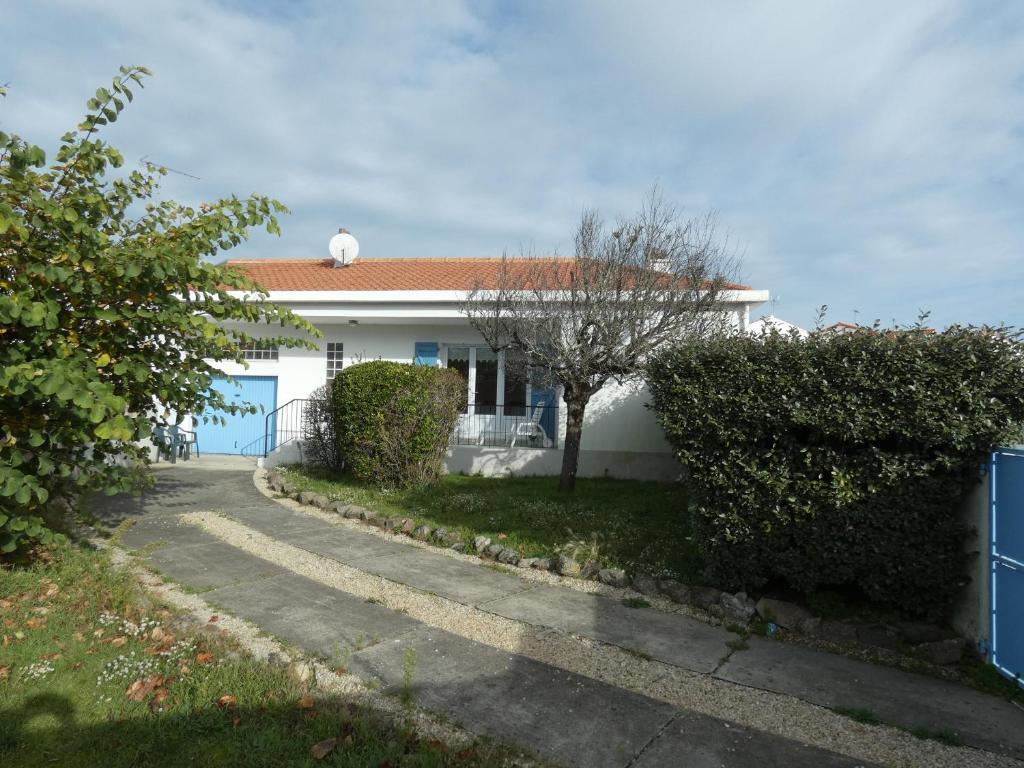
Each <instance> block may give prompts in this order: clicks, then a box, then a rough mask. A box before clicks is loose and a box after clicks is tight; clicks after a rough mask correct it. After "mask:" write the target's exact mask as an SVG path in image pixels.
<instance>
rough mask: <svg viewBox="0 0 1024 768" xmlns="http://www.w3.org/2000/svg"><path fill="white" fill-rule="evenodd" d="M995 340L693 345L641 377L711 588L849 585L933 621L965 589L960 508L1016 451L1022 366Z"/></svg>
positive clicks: (1004, 337) (967, 332) (928, 336)
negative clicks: (988, 464) (1004, 451)
mask: <svg viewBox="0 0 1024 768" xmlns="http://www.w3.org/2000/svg"><path fill="white" fill-rule="evenodd" d="M1019 339H1020V335H1019V333H1017V332H1015V331H1008V330H1006V329H999V330H994V329H973V328H952V329H950V330H947V331H945V332H943V333H935V334H933V333H928V332H925V331H923V330H910V331H888V332H882V331H880V330H877V329H876V330H863V331H858V332H855V333H851V334H835V333H816V334H812V335H811V336H810V338H809V339H807V340H804V341H800V340H797V339H795V338H791V337H788V336H782V335H779V334H777V333H775V334H772V335H769V336H766V337H762V338H727V339H717V340H713V341H708V342H702V343H695V344H689V345H685V346H680V347H678V348H675V349H671V350H668V351H665V352H663V353H662V354H660V355H658V356H657V358H656V359H654V360H653V361H652V363H651V364H650V366H649V371H648V383H649V386H650V388H651V391H652V394H653V406H652V407H653V408H654V409H655V411H656V412H657V414H658V418H659V421H660V423H661V426H662V427H663V429H664V430H665V434H666V436H667V438H668V440H669V442H670V443H671V444H672V446H673V448H674V449H675V452H676V455H677V456H678V458H679V459H680V461H681V462H682V464H683V465H684V467H685V468H686V470H687V471H688V478H689V479H688V482H689V483H690V486H691V489H692V496H693V498H694V499H695V500H696V510H695V511H696V521H695V527H696V533H697V536H698V537H699V543H700V545H701V547H702V548H703V550H704V554H705V556H706V559H707V562H708V563H709V568H710V570H711V575H712V576H713V577H715V578H717V579H718V580H720V581H722V582H725V583H727V584H730V585H733V586H737V587H739V586H743V587H747V588H754V589H756V588H757V587H759V586H762V585H764V584H766V583H768V582H775V583H780V582H781V583H784V584H787V585H789V586H791V587H793V588H795V589H797V590H801V591H804V592H809V591H812V590H814V589H816V588H819V587H823V586H830V587H834V586H846V587H849V586H853V587H857V588H859V589H860V590H862V592H863V594H864V595H865V596H866V597H867V598H869V599H870V600H872V601H875V602H877V603H879V604H884V605H889V606H894V607H897V608H899V609H901V610H903V611H905V612H909V613H912V614H922V615H927V616H930V617H940V616H942V615H943V614H945V613H946V612H947V611H948V609H949V607H950V604H951V600H952V598H953V596H954V594H955V593H956V591H957V589H958V588H959V586H960V585H961V584H962V583H963V582H964V580H965V579H966V576H965V568H964V562H963V558H962V554H961V551H962V540H963V535H964V531H963V529H962V526H961V523H960V521H959V504H960V502H961V499H962V497H963V495H964V493H965V491H967V490H969V489H970V488H971V487H972V486H973V485H974V484H976V483H977V482H978V481H979V478H980V468H981V466H982V464H983V462H984V460H985V459H986V457H987V455H988V452H989V450H990V449H991V448H992V447H993V446H996V445H999V444H1001V443H1006V442H1008V441H1016V440H1018V439H1019V438H1020V425H1021V424H1022V423H1024V355H1022V345H1021V344H1020V341H1019Z"/></svg>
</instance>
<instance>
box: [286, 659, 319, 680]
mask: <svg viewBox="0 0 1024 768" xmlns="http://www.w3.org/2000/svg"><path fill="white" fill-rule="evenodd" d="M287 671H288V677H290V678H291V679H292V680H294V681H295V682H296V683H298V684H299V685H305V686H312V685H314V684H315V683H316V667H314V666H313V665H312V664H310V663H309V662H308V661H301V660H300V661H293V662H291V663H290V664H289V665H288V669H287Z"/></svg>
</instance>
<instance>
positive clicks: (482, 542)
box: [473, 536, 491, 554]
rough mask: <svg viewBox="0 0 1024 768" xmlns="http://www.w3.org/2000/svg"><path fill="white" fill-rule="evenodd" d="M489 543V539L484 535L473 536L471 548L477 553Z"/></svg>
mask: <svg viewBox="0 0 1024 768" xmlns="http://www.w3.org/2000/svg"><path fill="white" fill-rule="evenodd" d="M490 545H491V540H490V539H489V538H487V537H486V536H474V537H473V549H475V550H476V552H477V554H481V553H482V552H483V551H484V550H485V549H487V547H489V546H490Z"/></svg>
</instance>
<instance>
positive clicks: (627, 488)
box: [278, 466, 701, 581]
mask: <svg viewBox="0 0 1024 768" xmlns="http://www.w3.org/2000/svg"><path fill="white" fill-rule="evenodd" d="M278 470H279V471H280V472H281V474H282V476H284V477H285V479H286V480H287V481H288V483H289V485H291V486H293V487H294V488H295V489H296V490H299V491H311V492H313V493H318V494H321V495H324V496H327V497H328V498H329V499H332V500H334V501H340V502H345V503H348V504H358V505H361V506H366V507H370V508H371V509H374V510H375V511H376V512H378V513H379V514H381V515H399V516H405V517H409V518H412V519H413V520H415V522H416V525H417V526H418V525H428V526H430V527H431V528H438V527H444V528H447V529H448V530H449V531H452V532H454V533H455V534H456V535H457V536H458V537H459V538H460V539H462V540H463V541H472V540H473V539H474V537H477V536H486V537H488V538H490V539H491V540H492V541H494V542H500V544H501V545H502V546H504V547H506V548H508V549H512V550H515V551H516V552H517V553H518V554H519V556H520V557H522V558H531V557H552V556H554V555H556V554H559V553H563V552H564V553H566V554H569V555H570V556H572V557H574V559H576V560H578V561H579V562H581V563H583V562H586V561H587V560H596V561H600V562H601V563H602V564H604V565H606V566H609V567H613V568H621V569H623V570H624V571H626V572H628V573H645V574H650V575H655V576H665V577H668V578H672V579H679V580H683V581H692V580H695V579H697V578H698V576H699V573H700V570H701V560H700V555H699V553H698V549H697V546H696V545H695V544H694V542H693V538H692V535H691V529H690V522H689V513H688V511H687V510H688V509H689V504H688V500H687V494H686V490H685V488H683V487H682V486H680V485H677V484H673V483H654V482H641V481H637V480H614V479H609V478H580V479H579V480H577V482H576V491H575V492H574V493H572V494H564V493H560V492H559V491H558V478H555V477H508V478H493V477H479V476H465V475H446V476H445V477H443V478H442V479H441V480H440V481H439V482H438V483H437V484H436V485H433V486H428V487H425V488H419V489H413V490H407V491H382V490H377V489H374V488H371V487H368V486H366V485H364V484H361V483H358V482H356V481H353V480H351V479H349V478H345V477H336V476H333V475H331V474H330V473H327V472H324V471H321V470H316V469H310V468H308V467H299V466H290V467H279V468H278ZM593 547H596V548H597V551H596V552H594V551H593V550H592V548H593Z"/></svg>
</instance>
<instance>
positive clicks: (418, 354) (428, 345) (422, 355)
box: [412, 341, 439, 368]
mask: <svg viewBox="0 0 1024 768" xmlns="http://www.w3.org/2000/svg"><path fill="white" fill-rule="evenodd" d="M438 349H439V345H438V343H437V342H436V341H417V342H416V346H415V351H414V353H413V358H412V362H413V365H429V366H430V367H431V368H436V367H437V352H438Z"/></svg>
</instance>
